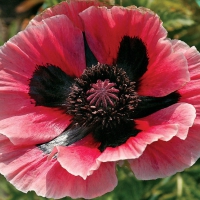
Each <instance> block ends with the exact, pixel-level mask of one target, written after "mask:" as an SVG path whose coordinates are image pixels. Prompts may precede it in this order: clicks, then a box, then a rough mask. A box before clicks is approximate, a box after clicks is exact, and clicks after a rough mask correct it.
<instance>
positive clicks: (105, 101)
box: [86, 79, 119, 108]
mask: <svg viewBox="0 0 200 200" xmlns="http://www.w3.org/2000/svg"><path fill="white" fill-rule="evenodd" d="M114 86H116V84H115V83H110V81H109V80H108V79H106V80H104V81H102V80H97V83H93V84H91V89H90V90H88V91H87V92H86V94H87V95H88V97H87V101H89V104H90V105H94V106H96V107H103V108H107V107H108V106H112V107H114V106H115V102H116V101H117V100H119V98H118V96H117V94H118V92H119V90H118V89H116V88H115V87H114Z"/></svg>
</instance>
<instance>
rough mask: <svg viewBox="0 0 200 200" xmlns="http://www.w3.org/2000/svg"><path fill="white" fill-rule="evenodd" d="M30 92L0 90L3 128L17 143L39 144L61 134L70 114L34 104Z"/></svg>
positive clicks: (0, 125)
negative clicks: (29, 97)
mask: <svg viewBox="0 0 200 200" xmlns="http://www.w3.org/2000/svg"><path fill="white" fill-rule="evenodd" d="M30 101H31V100H30V99H28V94H25V93H20V92H18V93H17V92H13V93H6V92H5V93H4V92H0V110H1V115H0V130H1V133H2V134H4V135H6V136H7V137H9V138H10V140H11V141H12V142H13V143H14V144H40V143H43V142H47V141H50V140H52V139H53V138H55V137H56V136H58V135H60V134H61V133H62V132H63V131H64V130H65V128H66V127H67V126H68V125H69V124H70V123H71V122H70V119H71V116H69V115H66V114H64V113H63V112H62V111H60V110H56V109H52V108H47V107H42V106H35V105H34V104H31V102H30Z"/></svg>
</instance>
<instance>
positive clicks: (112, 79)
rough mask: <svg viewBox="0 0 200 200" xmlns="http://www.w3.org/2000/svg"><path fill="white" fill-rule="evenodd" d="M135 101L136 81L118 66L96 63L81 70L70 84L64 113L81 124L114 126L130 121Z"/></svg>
mask: <svg viewBox="0 0 200 200" xmlns="http://www.w3.org/2000/svg"><path fill="white" fill-rule="evenodd" d="M137 104H138V95H137V93H136V92H135V83H134V82H131V81H130V80H129V78H128V76H127V74H126V72H125V71H124V70H123V69H121V68H118V67H117V66H109V65H103V64H98V65H96V66H93V67H91V68H88V69H86V70H85V71H84V73H83V74H82V76H81V77H80V78H77V79H76V82H75V84H73V86H72V87H71V93H70V94H69V97H68V99H67V113H68V114H70V115H73V123H74V124H79V125H80V126H87V127H88V126H101V127H102V129H110V128H115V127H116V126H118V125H119V124H121V123H122V122H124V121H129V120H131V117H130V116H131V113H133V112H134V108H135V107H136V106H137Z"/></svg>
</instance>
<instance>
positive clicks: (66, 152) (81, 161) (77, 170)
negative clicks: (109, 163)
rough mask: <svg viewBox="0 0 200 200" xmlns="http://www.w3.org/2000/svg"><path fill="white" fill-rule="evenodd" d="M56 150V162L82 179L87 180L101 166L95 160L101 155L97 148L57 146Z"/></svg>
mask: <svg viewBox="0 0 200 200" xmlns="http://www.w3.org/2000/svg"><path fill="white" fill-rule="evenodd" d="M56 148H57V152H58V155H57V156H58V158H57V159H58V162H59V163H60V164H61V166H62V167H63V168H64V169H66V170H67V171H68V172H69V173H70V174H73V175H74V176H81V177H82V178H83V179H87V177H88V176H90V175H91V174H93V172H94V171H95V170H97V169H98V168H99V166H100V164H101V163H100V162H99V161H98V160H97V158H98V156H99V155H100V154H101V152H100V151H99V150H98V149H97V148H90V147H86V146H69V147H62V146H58V147H56ZM72 161H73V162H72Z"/></svg>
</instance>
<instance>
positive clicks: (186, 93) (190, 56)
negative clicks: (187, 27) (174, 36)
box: [172, 40, 200, 119]
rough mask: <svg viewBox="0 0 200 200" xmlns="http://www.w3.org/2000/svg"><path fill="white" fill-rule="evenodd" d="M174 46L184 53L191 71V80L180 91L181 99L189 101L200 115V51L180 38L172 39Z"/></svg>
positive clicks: (176, 49) (199, 115)
mask: <svg viewBox="0 0 200 200" xmlns="http://www.w3.org/2000/svg"><path fill="white" fill-rule="evenodd" d="M172 44H173V48H174V50H175V51H177V52H182V53H184V55H185V57H186V59H187V62H188V68H189V72H190V79H191V80H190V82H189V83H187V84H186V85H185V86H184V87H183V88H181V89H180V90H179V91H178V92H179V93H180V95H181V98H180V101H181V102H187V103H190V104H192V105H194V107H195V108H196V112H197V118H198V119H199V117H200V101H199V99H200V53H199V52H198V51H197V50H196V48H195V47H191V48H190V47H189V46H188V45H187V44H186V43H184V42H182V41H179V40H172Z"/></svg>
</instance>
